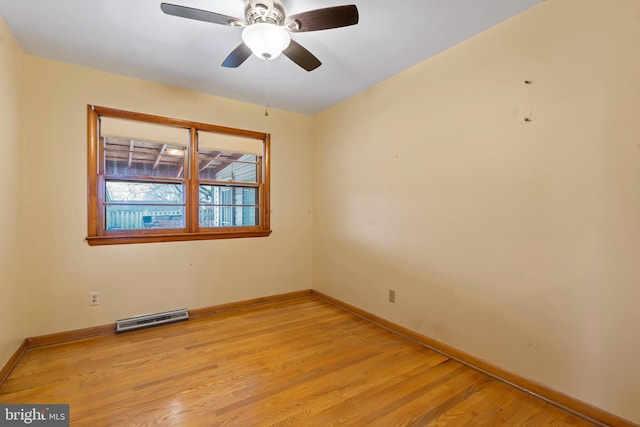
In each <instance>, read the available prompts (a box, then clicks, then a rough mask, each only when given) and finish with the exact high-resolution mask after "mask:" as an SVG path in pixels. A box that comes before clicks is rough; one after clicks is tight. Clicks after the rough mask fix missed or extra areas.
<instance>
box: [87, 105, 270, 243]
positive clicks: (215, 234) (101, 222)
mask: <svg viewBox="0 0 640 427" xmlns="http://www.w3.org/2000/svg"><path fill="white" fill-rule="evenodd" d="M100 117H113V118H120V119H128V120H136V121H142V122H149V123H156V124H162V125H169V126H176V127H180V128H184V129H186V130H188V131H189V133H190V140H189V159H188V164H189V169H190V172H188V171H187V170H185V202H186V206H185V229H186V231H185V229H178V230H171V229H162V230H157V229H156V230H105V218H104V206H105V202H104V196H105V195H104V188H105V187H104V186H105V177H104V175H102V174H100V173H99V167H98V165H99V162H100V157H101V155H102V149H101V147H100V143H101V142H100V135H99V133H98V132H99V126H98V121H99V118H100ZM199 130H200V131H205V132H212V133H220V134H226V135H232V136H240V137H246V138H253V139H259V140H261V141H262V163H261V164H260V165H259V174H260V176H259V182H258V185H257V188H258V200H259V208H258V211H259V219H258V221H259V222H258V225H257V226H244V227H221V228H219V229H214V228H202V229H201V228H200V224H199V216H198V215H199V213H198V207H199V199H198V196H199V185H200V180H199V177H198V173H197V172H198V171H197V169H198V168H197V165H198V150H197V131H199ZM87 144H88V146H87V216H88V222H87V237H86V240H87V242H88V243H89V245H90V246H97V245H114V244H127V243H151V242H173V241H189V240H212V239H235V238H244V237H267V236H269V235H270V234H271V222H270V202H271V198H270V187H271V185H270V184H271V166H270V163H271V161H270V160H271V159H270V157H271V155H270V152H271V150H270V146H271V136H270V134H268V133H262V132H255V131H249V130H243V129H235V128H230V127H225V126H218V125H212V124H206V123H199V122H193V121H189V120H182V119H172V118H167V117H161V116H155V115H150V114H143V113H135V112H130V111H123V110H117V109H113V108H107V107H98V106H93V105H87ZM194 165H195V166H194ZM194 170H195V173H194ZM205 181H206V180H205Z"/></svg>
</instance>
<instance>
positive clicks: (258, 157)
mask: <svg viewBox="0 0 640 427" xmlns="http://www.w3.org/2000/svg"><path fill="white" fill-rule="evenodd" d="M87 111H88V144H89V147H88V148H89V150H88V153H89V154H88V175H89V176H88V185H89V191H88V193H89V202H88V216H89V218H88V219H89V222H88V236H87V241H88V242H89V244H90V245H108V244H120V243H147V242H166V241H176V240H204V239H223V238H238V237H266V236H268V235H269V234H270V233H271V230H270V228H269V227H270V226H269V171H270V168H269V143H270V139H269V135H268V134H265V133H260V132H252V131H247V130H240V129H232V128H226V127H222V126H216V125H210V124H204V123H195V122H189V121H185V120H178V119H169V118H165V117H158V116H151V115H148V114H140V113H131V112H127V111H120V110H114V109H110V108H104V107H94V106H88V108H87Z"/></svg>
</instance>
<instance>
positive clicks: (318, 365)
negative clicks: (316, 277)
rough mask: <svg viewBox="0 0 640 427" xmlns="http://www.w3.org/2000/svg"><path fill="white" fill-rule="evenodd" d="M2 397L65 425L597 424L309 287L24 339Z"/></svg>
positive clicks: (0, 389)
mask: <svg viewBox="0 0 640 427" xmlns="http://www.w3.org/2000/svg"><path fill="white" fill-rule="evenodd" d="M0 402H2V403H51V404H54V403H68V404H70V407H71V421H72V425H73V426H189V427H190V426H243V427H244V426H305V427H307V426H337V425H344V426H399V425H407V426H427V425H430V426H449V425H451V426H463V425H471V426H473V425H483V426H484V425H508V426H518V425H523V426H525V425H526V426H538V425H559V426H561V425H575V426H589V425H592V424H590V423H588V422H586V421H585V420H583V419H581V418H578V417H576V416H574V415H572V414H570V413H568V412H565V411H562V410H561V409H559V408H557V407H555V406H552V405H550V404H548V403H546V402H544V401H542V400H540V399H537V398H535V397H533V396H531V395H529V394H527V393H524V392H522V391H519V390H517V389H515V388H512V387H510V386H508V385H506V384H504V383H501V382H499V381H497V380H495V379H493V378H491V377H489V376H487V375H485V374H483V373H481V372H479V371H476V370H474V369H471V368H469V367H466V366H464V365H461V364H460V363H458V362H456V361H454V360H451V359H449V358H447V357H446V356H443V355H441V354H439V353H435V352H433V351H431V350H428V349H426V348H425V347H422V346H421V345H419V344H417V343H415V342H412V341H410V340H405V339H404V338H402V337H400V336H398V335H396V334H394V333H392V332H389V331H387V330H385V329H383V328H380V327H378V326H376V325H374V324H372V323H370V322H368V321H366V320H363V319H361V318H359V317H357V316H354V315H352V314H349V313H347V312H345V311H343V310H340V309H338V308H336V307H335V306H333V305H330V304H327V303H326V302H323V301H321V300H318V299H316V298H315V297H313V296H304V297H301V298H298V299H291V300H287V301H281V302H272V303H269V304H264V305H260V306H255V307H251V308H247V309H239V310H234V311H228V312H221V313H217V314H215V315H213V316H209V317H200V318H197V319H192V320H190V321H188V322H182V323H177V324H172V325H165V326H161V327H156V328H151V329H147V330H142V331H136V332H129V333H126V334H120V335H105V336H98V337H94V338H89V339H84V340H79V341H72V342H67V343H62V344H55V345H49V346H43V347H38V348H32V349H28V350H27V351H26V353H25V355H24V356H23V358H22V360H21V361H20V363H19V364H18V365H17V366H16V367H15V369H14V370H13V372H12V373H11V375H10V376H9V378H8V379H7V381H6V382H5V384H4V385H3V387H2V388H0Z"/></svg>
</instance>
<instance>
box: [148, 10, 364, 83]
mask: <svg viewBox="0 0 640 427" xmlns="http://www.w3.org/2000/svg"><path fill="white" fill-rule="evenodd" d="M160 8H161V9H162V11H163V12H164V13H166V14H167V15H173V16H179V17H182V18H189V19H195V20H197V21H205V22H211V23H214V24H221V25H229V26H232V27H244V30H243V31H242V42H241V43H240V44H239V45H238V46H237V47H236V48H235V49H234V50H233V51H232V52H231V53H230V54H229V56H227V58H226V59H225V60H224V62H222V66H223V67H229V68H236V67H239V66H240V65H241V64H242V63H243V62H244V61H246V60H247V58H249V57H250V56H251V53H253V54H254V55H256V56H257V57H259V58H262V59H265V60H270V59H274V58H276V57H277V56H279V55H280V54H281V53H283V54H284V55H285V56H286V57H287V58H289V59H290V60H292V61H293V62H295V63H296V64H298V65H299V66H300V67H302V68H304V69H305V70H307V71H312V70H315V69H316V68H318V67H319V66H320V65H321V64H322V63H321V62H320V60H319V59H318V58H316V57H315V56H314V55H313V54H312V53H311V52H309V51H308V50H307V49H305V48H304V47H303V46H301V45H300V44H299V43H297V42H296V41H295V40H292V39H291V37H290V36H289V33H301V32H306V31H318V30H328V29H331V28H340V27H347V26H349V25H355V24H357V23H358V8H357V7H356V6H355V5H346V6H333V7H327V8H323V9H316V10H310V11H307V12H302V13H298V14H295V15H289V16H287V15H286V13H285V10H284V6H283V5H282V3H281V2H280V1H279V0H249V1H247V4H246V7H245V19H244V20H242V19H238V18H234V17H231V16H226V15H222V14H220V13H216V12H209V11H207V10H202V9H195V8H192V7H186V6H179V5H175V4H170V3H162V4H161V5H160Z"/></svg>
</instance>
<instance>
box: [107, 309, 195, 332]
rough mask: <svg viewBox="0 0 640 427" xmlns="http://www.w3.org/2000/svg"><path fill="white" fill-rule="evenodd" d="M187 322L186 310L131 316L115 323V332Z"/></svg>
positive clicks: (187, 313) (187, 312)
mask: <svg viewBox="0 0 640 427" xmlns="http://www.w3.org/2000/svg"><path fill="white" fill-rule="evenodd" d="M181 320H189V311H188V310H187V309H186V308H182V309H180V310H171V311H165V312H162V313H153V314H143V315H140V316H133V317H129V318H127V319H122V320H118V321H117V322H116V332H127V331H133V330H136V329H142V328H150V327H151V326H156V325H162V324H164V323H173V322H179V321H181Z"/></svg>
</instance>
